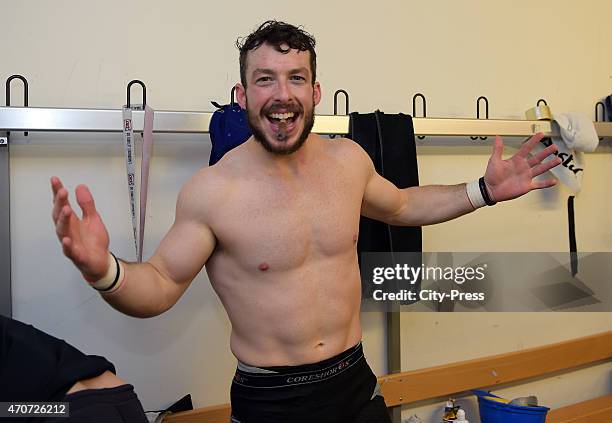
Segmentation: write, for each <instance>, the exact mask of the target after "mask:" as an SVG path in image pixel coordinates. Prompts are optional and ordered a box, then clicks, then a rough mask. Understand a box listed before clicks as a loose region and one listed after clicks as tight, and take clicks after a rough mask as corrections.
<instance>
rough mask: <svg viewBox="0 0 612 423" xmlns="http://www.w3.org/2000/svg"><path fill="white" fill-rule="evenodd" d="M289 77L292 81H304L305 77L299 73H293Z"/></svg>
mask: <svg viewBox="0 0 612 423" xmlns="http://www.w3.org/2000/svg"><path fill="white" fill-rule="evenodd" d="M291 79H293V80H294V81H306V78H304V77H303V76H301V75H293V76H292V77H291Z"/></svg>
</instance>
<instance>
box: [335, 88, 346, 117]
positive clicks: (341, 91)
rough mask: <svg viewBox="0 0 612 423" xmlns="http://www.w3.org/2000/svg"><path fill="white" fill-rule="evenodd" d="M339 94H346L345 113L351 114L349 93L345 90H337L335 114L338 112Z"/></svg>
mask: <svg viewBox="0 0 612 423" xmlns="http://www.w3.org/2000/svg"><path fill="white" fill-rule="evenodd" d="M338 94H344V114H345V115H348V114H349V95H348V93H347V92H346V91H344V90H336V92H335V93H334V115H337V114H338Z"/></svg>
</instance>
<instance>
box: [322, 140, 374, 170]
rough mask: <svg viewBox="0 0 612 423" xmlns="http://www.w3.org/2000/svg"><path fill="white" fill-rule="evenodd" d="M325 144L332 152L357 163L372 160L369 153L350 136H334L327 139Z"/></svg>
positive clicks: (365, 162)
mask: <svg viewBox="0 0 612 423" xmlns="http://www.w3.org/2000/svg"><path fill="white" fill-rule="evenodd" d="M325 146H326V148H327V149H328V151H330V152H331V153H332V154H334V155H337V156H339V157H341V158H343V159H344V160H351V161H355V164H357V163H364V164H367V162H368V161H370V158H369V156H368V153H366V151H365V150H364V149H363V147H361V146H360V145H359V144H357V143H356V142H355V141H353V140H351V139H349V138H334V139H329V140H325Z"/></svg>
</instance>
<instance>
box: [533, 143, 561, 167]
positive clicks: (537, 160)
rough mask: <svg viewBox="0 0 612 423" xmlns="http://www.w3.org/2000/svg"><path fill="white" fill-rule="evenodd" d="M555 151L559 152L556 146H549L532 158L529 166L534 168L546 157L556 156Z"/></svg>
mask: <svg viewBox="0 0 612 423" xmlns="http://www.w3.org/2000/svg"><path fill="white" fill-rule="evenodd" d="M555 151H557V146H556V145H555V144H552V145H549V146H548V147H546V148H545V149H544V150H542V151H540V152H539V153H537V154H536V155H535V156H533V157H530V158H529V160H528V161H527V163H528V164H529V166H531V167H534V166H535V165H537V164H539V163H540V162H541V161H542V160H544V159H545V158H546V157H548V156H550V155H551V154H554V153H555Z"/></svg>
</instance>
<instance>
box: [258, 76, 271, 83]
mask: <svg viewBox="0 0 612 423" xmlns="http://www.w3.org/2000/svg"><path fill="white" fill-rule="evenodd" d="M269 81H272V78H270V77H269V76H262V77H261V78H257V81H255V82H269Z"/></svg>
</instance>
